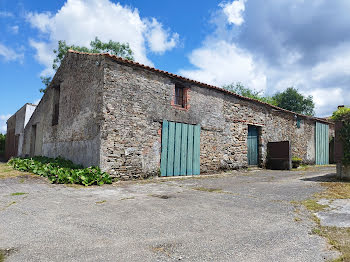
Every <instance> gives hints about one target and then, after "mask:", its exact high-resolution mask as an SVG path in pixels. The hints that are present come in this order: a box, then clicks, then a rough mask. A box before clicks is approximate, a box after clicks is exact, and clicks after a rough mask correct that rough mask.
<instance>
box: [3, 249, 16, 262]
mask: <svg viewBox="0 0 350 262" xmlns="http://www.w3.org/2000/svg"><path fill="white" fill-rule="evenodd" d="M16 251H17V250H16V249H14V248H8V249H0V262H4V261H5V258H6V257H7V256H9V255H10V254H11V253H13V252H16Z"/></svg>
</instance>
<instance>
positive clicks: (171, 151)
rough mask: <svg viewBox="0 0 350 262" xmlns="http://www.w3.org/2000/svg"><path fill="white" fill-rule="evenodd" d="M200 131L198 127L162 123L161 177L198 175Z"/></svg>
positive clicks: (167, 122)
mask: <svg viewBox="0 0 350 262" xmlns="http://www.w3.org/2000/svg"><path fill="white" fill-rule="evenodd" d="M200 131H201V128H200V125H189V124H184V123H176V122H169V121H166V120H164V121H163V126H162V154H161V162H160V171H161V176H188V175H199V174H200Z"/></svg>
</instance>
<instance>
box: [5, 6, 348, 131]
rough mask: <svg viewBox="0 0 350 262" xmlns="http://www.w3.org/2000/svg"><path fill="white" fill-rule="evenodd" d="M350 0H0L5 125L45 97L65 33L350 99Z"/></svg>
mask: <svg viewBox="0 0 350 262" xmlns="http://www.w3.org/2000/svg"><path fill="white" fill-rule="evenodd" d="M348 10H350V1H348V0H335V1H327V0H309V1H304V0H294V1H290V0H279V1H275V0H264V1H263V0H234V1H233V0H228V1H215V0H202V1H184V0H177V1H160V0H153V1H136V0H128V1H114V0H68V1H43V0H36V1H13V0H12V1H10V0H0V34H1V38H0V77H1V82H0V88H1V96H0V132H4V130H5V129H4V128H5V122H6V119H7V118H8V116H9V115H11V114H13V113H14V112H16V110H17V109H19V108H20V107H21V106H22V105H23V104H25V103H26V102H30V103H36V102H37V101H38V100H39V99H40V98H41V94H40V93H39V91H38V90H39V89H40V88H41V87H42V83H41V81H40V75H50V74H52V73H53V72H52V69H51V65H52V59H53V53H52V49H53V48H55V47H56V45H57V41H58V40H66V41H67V43H69V44H76V45H88V43H89V42H90V40H92V39H93V38H94V37H95V36H98V37H99V38H100V39H101V40H104V41H107V40H109V39H112V40H114V41H120V42H129V43H130V45H131V47H132V49H133V51H134V53H135V58H136V60H137V61H139V62H141V63H144V64H148V65H152V66H155V67H157V68H159V69H163V70H167V71H170V72H173V73H178V74H181V75H184V76H187V77H189V78H193V79H196V80H199V81H202V82H206V83H210V84H214V85H218V86H222V85H224V84H229V83H233V82H241V83H243V84H244V85H245V86H246V87H249V88H252V89H256V90H261V91H262V92H265V93H266V94H273V93H275V92H277V91H282V90H284V89H285V88H287V87H289V86H294V87H297V88H298V89H299V90H300V91H301V92H302V93H303V94H305V95H312V96H313V97H314V101H315V103H316V114H317V115H319V116H326V115H329V114H331V112H332V111H334V110H335V109H336V106H337V105H339V104H347V101H348V100H349V99H350V92H349V91H350V90H349V89H350V34H349V32H350V16H349V15H348Z"/></svg>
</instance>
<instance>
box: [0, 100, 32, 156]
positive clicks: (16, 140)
mask: <svg viewBox="0 0 350 262" xmlns="http://www.w3.org/2000/svg"><path fill="white" fill-rule="evenodd" d="M35 108H36V105H33V104H30V103H27V104H25V105H24V106H22V107H21V108H20V109H19V110H18V111H17V112H16V113H15V114H14V115H12V116H11V117H10V118H9V119H8V120H7V132H6V142H5V150H6V151H5V158H6V159H10V158H11V157H16V156H19V155H21V153H22V145H23V138H24V128H25V126H26V125H27V123H28V121H29V119H30V117H31V116H32V114H33V112H34V110H35Z"/></svg>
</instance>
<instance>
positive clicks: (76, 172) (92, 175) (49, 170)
mask: <svg viewBox="0 0 350 262" xmlns="http://www.w3.org/2000/svg"><path fill="white" fill-rule="evenodd" d="M8 164H9V165H11V166H13V168H14V169H16V170H19V171H24V172H31V173H34V174H37V175H40V176H43V177H47V178H48V179H49V180H50V181H51V182H52V183H57V184H81V185H84V186H90V185H99V186H100V185H103V184H111V183H112V178H111V177H110V175H109V174H107V173H105V172H102V171H101V169H100V168H99V167H87V168H84V167H82V166H80V165H75V164H73V162H72V161H69V160H66V159H63V158H61V157H58V158H55V159H53V158H48V157H41V156H38V157H34V158H12V159H10V160H9V162H8Z"/></svg>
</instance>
